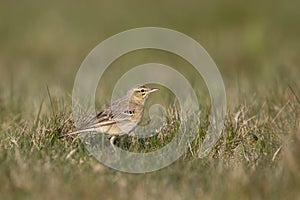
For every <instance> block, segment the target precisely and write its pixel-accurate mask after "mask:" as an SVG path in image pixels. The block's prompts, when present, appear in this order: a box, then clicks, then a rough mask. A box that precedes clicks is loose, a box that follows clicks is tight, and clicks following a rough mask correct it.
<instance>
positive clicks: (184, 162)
mask: <svg viewBox="0 0 300 200" xmlns="http://www.w3.org/2000/svg"><path fill="white" fill-rule="evenodd" d="M44 3H45V4H44ZM44 3H40V2H37V1H30V2H27V3H21V2H18V4H17V3H16V2H14V1H10V2H5V3H1V4H2V5H1V6H0V18H1V19H4V20H1V21H0V43H1V45H0V78H1V85H0V163H1V165H0V182H1V183H2V184H1V186H0V199H42V198H43V199H53V198H59V199H91V198H97V199H99V198H100V199H170V198H172V199H299V198H300V192H299V187H300V173H299V171H300V154H299V152H300V100H299V99H300V82H299V77H298V76H299V74H300V71H299V64H300V60H299V56H298V52H299V50H300V49H299V46H298V45H295V44H299V42H300V41H299V37H298V35H299V31H300V29H299V28H298V27H299V26H297V25H298V24H299V19H300V18H299V15H298V12H297V11H298V9H297V8H299V5H297V3H296V2H290V1H282V2H273V1H272V2H271V1H264V2H263V3H262V2H258V1H257V2H256V1H255V2H253V3H252V2H243V3H241V2H239V1H233V2H231V3H226V4H225V3H213V2H202V3H200V2H196V1H191V2H190V4H186V3H185V2H180V1H168V0H167V1H164V2H160V3H159V6H158V4H157V3H153V2H151V3H150V2H147V3H146V2H145V5H141V4H140V3H139V2H137V1H129V2H121V1H120V2H118V4H117V5H118V6H116V5H115V4H112V3H110V2H89V3H83V2H81V3H79V4H72V5H70V4H69V3H68V2H67V1H62V2H61V1H60V2H55V1H54V2H44ZM258 4H259V5H260V6H257V5H258ZM270 4H272V6H271V7H270ZM21 8H22V9H21ZM185 9H187V10H189V11H188V12H187V11H184V12H183V10H185ZM267 11H268V12H267ZM12 13H14V14H12ZM107 16H110V20H108V17H107ZM141 26H163V27H167V28H172V29H175V30H178V31H181V32H183V33H186V34H187V35H189V36H191V37H193V38H194V39H196V40H197V41H199V42H200V43H201V44H202V45H203V46H204V47H205V48H206V50H207V51H208V52H209V53H210V55H211V56H212V57H213V59H214V60H215V62H216V63H217V65H218V67H219V69H220V71H221V74H222V76H223V79H224V82H225V86H226V93H227V98H228V111H227V117H226V121H225V128H224V131H223V133H222V137H221V138H220V140H219V141H218V143H217V144H216V146H215V147H214V148H213V150H212V152H211V153H210V154H209V155H208V156H207V157H205V158H203V159H199V158H198V156H197V152H198V151H199V149H200V148H201V144H202V141H203V138H204V136H205V134H206V131H207V126H208V125H209V121H208V111H209V96H208V93H207V90H206V88H205V85H204V84H203V81H202V79H201V77H193V74H194V71H193V70H191V69H190V67H191V66H190V65H189V64H188V63H186V62H185V61H184V60H183V59H180V58H178V57H176V56H174V55H171V54H167V53H166V52H160V51H153V50H145V51H137V52H132V53H130V54H127V55H125V56H123V57H121V58H120V59H118V60H116V61H115V62H114V63H112V66H111V68H110V70H108V71H107V72H106V73H107V75H108V76H109V77H110V75H111V74H115V79H111V80H108V79H103V80H100V83H99V85H100V86H103V87H102V88H99V91H97V92H98V94H97V100H98V102H96V105H97V107H99V109H100V106H101V105H102V104H103V102H105V103H106V101H107V99H103V94H108V93H109V92H110V89H111V88H110V85H111V84H113V83H114V82H115V81H116V80H117V79H118V78H119V77H120V76H121V75H122V74H123V73H124V72H125V71H126V70H128V69H130V67H132V66H136V65H138V64H142V63H145V62H160V63H164V64H167V65H170V66H173V67H174V68H175V69H177V70H178V71H180V72H182V73H184V75H185V76H186V77H188V78H191V79H193V80H192V81H191V82H192V84H193V86H194V87H195V88H200V89H199V92H198V94H197V97H198V99H199V102H200V104H201V105H200V108H201V115H200V129H199V134H198V136H197V138H196V140H194V141H193V142H192V143H191V144H190V147H189V148H188V149H187V151H186V153H185V154H184V155H183V156H182V157H181V158H180V159H179V160H177V161H176V162H174V163H173V164H172V165H170V166H168V167H166V168H164V169H161V170H159V171H156V172H152V173H146V174H129V173H122V172H119V171H115V170H113V169H110V168H107V167H105V166H104V165H102V164H100V163H99V162H98V161H97V160H96V159H94V158H93V157H92V156H91V155H90V154H89V152H88V151H87V150H86V149H85V148H84V145H83V144H82V143H81V142H80V140H78V139H76V138H65V139H62V140H58V139H57V136H58V135H60V134H61V133H62V132H65V131H67V130H70V129H72V128H73V127H72V123H71V121H70V119H71V97H70V94H71V90H72V84H73V81H74V78H75V75H76V70H77V69H78V67H79V66H80V63H81V62H82V60H83V59H84V58H85V56H86V55H87V54H88V52H89V51H90V50H91V49H92V48H93V47H94V46H95V45H97V44H98V43H99V42H100V41H102V40H104V39H106V38H107V37H109V36H111V35H113V34H116V33H118V32H120V31H124V30H126V29H130V28H134V27H141ZM119 66H122V68H120V67H119ZM186 69H187V70H186ZM188 69H189V70H188ZM109 81H111V82H109ZM164 95H165V92H164ZM98 97H99V98H98ZM162 99H163V100H164V102H163V104H167V103H169V102H170V101H171V100H172V95H169V94H166V95H165V96H163V98H162ZM156 101H160V99H159V98H158V99H153V102H156ZM171 102H172V101H171ZM169 117H170V121H169V122H170V123H169V124H172V122H174V123H175V124H176V123H178V121H177V119H176V118H174V115H172V114H169ZM174 129H176V125H174V126H171V125H169V126H167V127H166V129H165V130H164V131H165V132H163V133H161V134H160V135H159V136H155V137H152V138H149V139H145V140H138V141H137V140H135V139H133V138H131V137H122V138H118V139H117V141H116V143H117V145H119V146H121V147H122V148H125V149H128V150H130V151H139V150H143V151H152V150H153V149H156V148H158V147H159V146H163V145H165V144H166V143H167V142H169V141H170V140H171V139H172V137H173V136H172V133H173V132H174Z"/></svg>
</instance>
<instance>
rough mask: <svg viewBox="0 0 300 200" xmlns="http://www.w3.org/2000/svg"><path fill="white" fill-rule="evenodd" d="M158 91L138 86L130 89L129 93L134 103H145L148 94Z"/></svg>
mask: <svg viewBox="0 0 300 200" xmlns="http://www.w3.org/2000/svg"><path fill="white" fill-rule="evenodd" d="M157 90H159V89H158V88H150V87H147V86H145V85H140V86H137V87H135V88H133V89H132V91H131V92H130V93H131V94H130V95H131V100H133V101H135V102H141V103H142V102H145V100H146V99H147V97H148V96H149V94H151V93H152V92H155V91H157Z"/></svg>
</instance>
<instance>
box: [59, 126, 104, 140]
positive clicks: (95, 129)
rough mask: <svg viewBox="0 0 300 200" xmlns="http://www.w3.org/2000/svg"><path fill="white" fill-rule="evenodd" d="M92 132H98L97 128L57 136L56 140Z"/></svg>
mask: <svg viewBox="0 0 300 200" xmlns="http://www.w3.org/2000/svg"><path fill="white" fill-rule="evenodd" d="M93 131H99V130H98V129H97V128H87V129H81V130H77V131H72V132H69V133H66V134H64V135H60V136H58V139H61V138H63V137H66V136H70V135H76V134H81V133H86V132H93Z"/></svg>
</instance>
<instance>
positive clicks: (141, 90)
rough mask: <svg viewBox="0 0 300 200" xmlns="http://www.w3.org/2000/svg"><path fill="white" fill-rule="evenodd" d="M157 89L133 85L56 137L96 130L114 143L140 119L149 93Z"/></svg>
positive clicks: (127, 132) (132, 128)
mask: <svg viewBox="0 0 300 200" xmlns="http://www.w3.org/2000/svg"><path fill="white" fill-rule="evenodd" d="M158 90H159V89H158V88H150V87H147V86H145V85H138V86H135V87H133V88H131V89H130V90H129V91H128V92H127V94H126V95H125V96H124V97H122V98H120V99H118V100H116V101H114V102H112V103H111V104H110V105H109V106H108V107H107V108H105V109H104V110H103V111H101V112H99V113H98V114H97V115H96V116H95V117H93V118H92V119H91V120H89V121H88V122H87V123H86V124H85V125H84V126H82V127H80V128H79V129H77V130H76V131H72V132H68V133H66V134H64V135H61V136H59V137H58V138H63V137H66V136H70V135H75V134H81V133H86V132H94V131H96V132H101V133H104V134H106V135H108V136H110V143H111V144H112V145H114V140H115V139H116V136H121V135H124V134H129V133H131V132H132V131H133V130H134V129H135V128H136V127H137V125H138V124H139V123H140V121H141V119H142V116H143V113H144V108H145V104H146V101H147V98H148V97H149V94H151V93H153V92H155V91H158Z"/></svg>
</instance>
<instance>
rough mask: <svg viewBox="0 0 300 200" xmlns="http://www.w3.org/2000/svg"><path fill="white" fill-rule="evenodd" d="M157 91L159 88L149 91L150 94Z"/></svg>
mask: <svg viewBox="0 0 300 200" xmlns="http://www.w3.org/2000/svg"><path fill="white" fill-rule="evenodd" d="M157 90H159V89H158V88H151V90H149V93H152V92H155V91H157Z"/></svg>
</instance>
